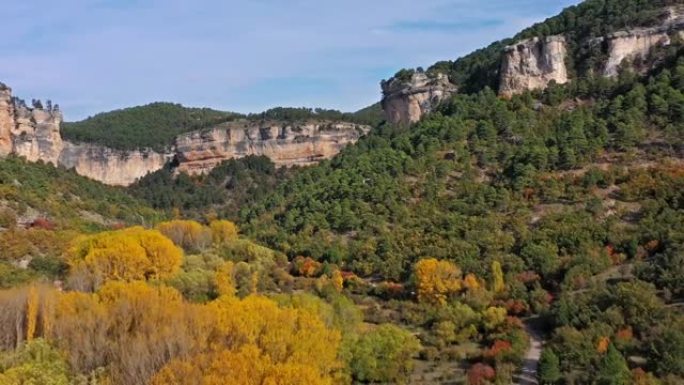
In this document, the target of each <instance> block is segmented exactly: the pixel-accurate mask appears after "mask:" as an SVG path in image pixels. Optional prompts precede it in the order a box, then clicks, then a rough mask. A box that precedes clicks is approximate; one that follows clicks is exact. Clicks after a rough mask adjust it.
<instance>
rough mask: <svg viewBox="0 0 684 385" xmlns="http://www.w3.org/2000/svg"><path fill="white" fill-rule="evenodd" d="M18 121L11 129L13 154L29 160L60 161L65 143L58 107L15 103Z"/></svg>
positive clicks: (53, 162) (55, 162) (56, 162)
mask: <svg viewBox="0 0 684 385" xmlns="http://www.w3.org/2000/svg"><path fill="white" fill-rule="evenodd" d="M14 111H15V116H14V120H15V124H14V126H13V127H12V129H11V133H12V153H14V154H15V155H18V156H21V157H24V158H26V160H28V161H29V162H37V161H39V160H42V161H43V162H46V163H52V164H54V165H57V164H58V161H59V154H60V153H61V152H62V149H63V148H64V142H63V141H62V136H61V135H60V132H59V126H60V124H61V123H62V113H61V112H60V111H59V110H45V109H40V108H28V107H25V106H15V110H14Z"/></svg>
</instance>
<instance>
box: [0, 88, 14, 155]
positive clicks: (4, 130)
mask: <svg viewBox="0 0 684 385" xmlns="http://www.w3.org/2000/svg"><path fill="white" fill-rule="evenodd" d="M13 127H14V104H13V103H12V90H11V89H10V88H9V87H7V86H6V85H4V84H3V83H0V156H7V155H9V154H10V153H12V128H13Z"/></svg>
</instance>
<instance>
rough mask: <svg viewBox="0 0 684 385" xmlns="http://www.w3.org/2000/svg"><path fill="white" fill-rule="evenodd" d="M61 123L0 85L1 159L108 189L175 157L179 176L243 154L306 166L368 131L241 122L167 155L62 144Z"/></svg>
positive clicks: (193, 136)
mask: <svg viewBox="0 0 684 385" xmlns="http://www.w3.org/2000/svg"><path fill="white" fill-rule="evenodd" d="M61 122H62V114H61V112H59V111H58V110H56V109H50V110H47V109H42V108H28V107H26V106H25V105H24V104H23V103H21V102H19V103H15V101H14V100H13V98H12V92H11V89H9V88H8V87H6V86H5V85H4V84H2V83H0V157H2V156H7V155H10V154H14V155H17V156H20V157H24V158H26V159H27V160H28V161H31V162H36V161H43V162H46V163H52V164H54V165H59V166H63V167H66V168H69V169H74V170H75V171H76V172H77V173H78V174H80V175H83V176H86V177H88V178H91V179H94V180H97V181H100V182H102V183H106V184H110V185H119V186H127V185H130V184H131V183H133V182H135V181H136V180H137V179H139V178H141V177H143V176H145V175H147V174H148V173H150V172H154V171H157V170H159V169H161V168H162V167H164V165H165V164H166V163H168V162H169V161H171V160H173V159H174V158H175V160H176V161H177V163H178V171H182V172H188V173H191V174H199V173H205V172H208V171H209V170H211V169H212V168H213V167H215V166H216V165H217V164H219V163H221V162H222V161H224V160H227V159H231V158H240V157H244V156H247V155H265V156H267V157H269V158H271V159H272V160H273V162H274V163H276V165H277V166H292V165H310V164H314V163H317V162H319V161H320V160H322V159H328V158H331V157H333V156H334V155H336V154H337V153H339V152H340V151H341V150H342V148H343V147H344V146H346V145H348V144H350V143H354V142H356V141H357V140H358V139H359V137H361V136H362V135H363V134H365V133H367V132H368V131H369V130H370V127H368V126H360V125H356V124H352V123H344V122H324V121H311V122H301V123H296V124H295V123H292V124H290V123H282V122H261V123H259V122H250V121H239V122H231V123H226V124H223V125H219V126H217V127H214V128H212V129H208V130H202V131H196V132H191V133H188V134H185V135H181V136H179V137H178V138H176V145H175V146H174V147H173V148H172V149H170V150H169V152H167V153H158V152H154V151H152V150H139V151H121V150H114V149H111V148H107V147H103V146H98V145H93V144H86V143H71V142H69V141H64V140H62V136H61V134H60V124H61Z"/></svg>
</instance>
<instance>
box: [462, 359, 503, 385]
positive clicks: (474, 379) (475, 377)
mask: <svg viewBox="0 0 684 385" xmlns="http://www.w3.org/2000/svg"><path fill="white" fill-rule="evenodd" d="M494 377H496V372H495V371H494V368H492V367H491V366H489V365H485V364H482V363H477V364H475V365H473V366H471V367H470V370H468V385H485V383H486V382H487V381H490V380H493V379H494Z"/></svg>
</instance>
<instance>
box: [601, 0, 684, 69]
mask: <svg viewBox="0 0 684 385" xmlns="http://www.w3.org/2000/svg"><path fill="white" fill-rule="evenodd" d="M675 36H678V37H679V38H680V39H684V12H683V11H682V9H681V8H670V9H668V10H667V11H666V14H665V15H664V17H663V21H662V23H661V24H660V25H658V26H655V27H652V28H636V29H631V30H627V31H620V32H617V33H613V34H611V35H608V36H606V37H605V38H602V39H596V40H595V41H594V43H595V44H596V43H599V42H601V43H602V42H604V41H605V42H607V45H608V61H607V62H606V65H605V69H604V71H603V74H604V76H608V77H613V76H617V75H618V72H619V69H620V66H621V65H622V64H623V63H626V62H634V61H635V60H636V59H646V58H647V57H648V55H649V53H650V52H651V51H652V50H653V49H654V48H656V47H663V46H668V45H670V44H671V43H672V39H673V38H675Z"/></svg>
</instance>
